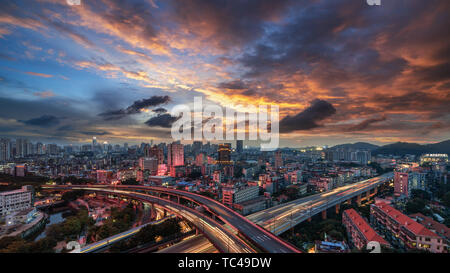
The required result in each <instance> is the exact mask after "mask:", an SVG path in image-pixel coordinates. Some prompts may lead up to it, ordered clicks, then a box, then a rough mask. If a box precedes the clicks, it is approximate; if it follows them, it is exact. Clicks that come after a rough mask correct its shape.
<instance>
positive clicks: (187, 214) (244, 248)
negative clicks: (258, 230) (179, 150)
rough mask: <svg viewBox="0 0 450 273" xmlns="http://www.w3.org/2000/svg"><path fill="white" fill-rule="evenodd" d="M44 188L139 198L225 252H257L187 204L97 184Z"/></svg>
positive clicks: (46, 187) (46, 186) (47, 186)
mask: <svg viewBox="0 0 450 273" xmlns="http://www.w3.org/2000/svg"><path fill="white" fill-rule="evenodd" d="M42 188H43V189H48V190H55V189H56V190H74V189H78V190H88V191H95V192H104V193H106V194H113V195H120V196H123V197H127V198H130V199H135V200H139V201H142V202H148V203H152V204H155V205H157V206H160V207H162V208H164V209H166V210H168V211H169V212H171V213H173V214H175V215H177V216H179V217H182V218H184V219H186V220H187V221H189V222H190V223H192V224H193V225H195V226H196V227H197V229H198V230H199V231H201V233H202V234H203V235H204V236H205V237H206V238H208V240H209V241H210V242H211V243H212V244H213V245H214V247H216V248H217V249H219V250H220V251H221V252H224V253H253V252H255V250H254V249H252V248H251V247H250V246H249V245H248V244H246V243H245V241H244V240H242V239H241V238H239V236H237V235H236V234H235V233H233V232H232V231H230V230H229V229H228V228H226V227H225V226H224V225H222V224H220V223H218V222H217V221H215V220H214V219H211V218H209V217H207V216H205V215H204V214H202V213H201V212H199V211H197V210H195V209H191V208H188V207H186V206H183V205H180V204H178V203H176V202H173V201H170V200H167V199H163V198H158V197H156V196H152V195H148V194H144V193H139V192H132V191H126V190H120V189H109V188H101V187H100V188H99V187H95V186H76V185H66V186H51V185H44V186H42Z"/></svg>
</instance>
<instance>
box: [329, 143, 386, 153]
mask: <svg viewBox="0 0 450 273" xmlns="http://www.w3.org/2000/svg"><path fill="white" fill-rule="evenodd" d="M379 147H380V146H377V145H374V144H370V143H367V142H356V143H353V144H350V143H348V144H340V145H336V146H333V147H332V148H333V149H334V148H344V149H354V150H369V151H372V150H375V149H377V148H379Z"/></svg>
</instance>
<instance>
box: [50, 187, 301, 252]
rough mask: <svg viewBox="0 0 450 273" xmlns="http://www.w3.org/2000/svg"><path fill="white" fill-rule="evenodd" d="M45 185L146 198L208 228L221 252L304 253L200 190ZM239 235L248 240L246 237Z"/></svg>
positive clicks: (209, 237)
mask: <svg viewBox="0 0 450 273" xmlns="http://www.w3.org/2000/svg"><path fill="white" fill-rule="evenodd" d="M42 188H43V189H59V190H64V189H84V190H93V191H104V192H110V193H116V194H117V193H119V194H122V195H124V196H128V197H133V198H137V199H139V198H144V199H145V200H146V201H147V202H150V203H155V204H158V205H160V206H162V207H164V208H166V209H168V210H169V211H171V212H172V213H175V214H177V215H179V216H180V217H183V218H185V219H186V220H188V221H190V222H191V223H192V224H194V225H195V226H196V227H197V228H198V229H200V230H202V229H206V231H207V232H208V233H204V235H205V236H206V237H207V238H208V239H210V241H211V243H212V244H213V245H214V246H215V247H216V248H217V249H218V250H220V251H221V252H238V253H240V252H241V253H245V252H254V251H263V252H269V253H300V251H299V250H298V249H297V248H295V247H294V246H292V245H290V244H289V243H287V242H285V241H283V240H282V239H281V238H279V237H277V236H275V235H274V234H272V233H270V232H268V231H267V230H265V229H264V228H261V227H260V226H258V225H256V224H254V223H253V222H251V221H250V220H248V219H247V218H245V217H244V216H242V215H241V214H239V213H237V212H235V211H233V210H232V209H230V208H228V207H226V206H225V205H223V204H222V203H220V202H218V201H216V200H213V199H211V198H208V197H206V196H203V195H199V194H196V193H191V192H187V191H181V190H176V189H172V188H165V187H151V186H128V185H119V186H110V185H88V186H87V185H64V186H50V185H45V186H43V187H42ZM149 193H151V194H149ZM162 194H165V195H166V196H167V197H168V198H161V197H160V196H161V195H162ZM170 197H172V198H176V201H171V198H170ZM180 199H185V200H188V201H192V202H195V203H196V204H198V205H199V206H201V207H203V208H204V209H205V210H206V211H208V213H210V214H211V215H212V217H208V216H207V215H205V214H204V213H201V212H199V211H198V210H194V209H191V208H189V207H186V206H184V205H182V204H181V203H180ZM216 218H217V219H220V220H221V221H222V222H223V223H225V225H222V224H220V223H218V222H217V221H216V220H215V219H216ZM205 220H207V221H205ZM239 235H241V236H242V237H244V238H245V239H246V240H245V241H244V240H242V239H241V238H240V236H239ZM246 241H249V242H250V244H247V243H246ZM231 246H232V247H231Z"/></svg>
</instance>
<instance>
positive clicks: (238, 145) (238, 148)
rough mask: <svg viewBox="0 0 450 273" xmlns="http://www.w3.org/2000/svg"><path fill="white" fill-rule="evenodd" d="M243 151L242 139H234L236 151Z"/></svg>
mask: <svg viewBox="0 0 450 273" xmlns="http://www.w3.org/2000/svg"><path fill="white" fill-rule="evenodd" d="M243 151H244V141H243V140H239V139H238V140H236V152H237V153H238V154H240V153H242V152H243Z"/></svg>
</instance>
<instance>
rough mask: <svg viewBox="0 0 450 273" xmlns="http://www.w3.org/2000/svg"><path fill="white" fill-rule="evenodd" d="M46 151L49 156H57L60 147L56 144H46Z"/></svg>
mask: <svg viewBox="0 0 450 273" xmlns="http://www.w3.org/2000/svg"><path fill="white" fill-rule="evenodd" d="M45 151H46V153H47V154H49V155H57V154H58V145H56V144H46V145H45Z"/></svg>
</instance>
